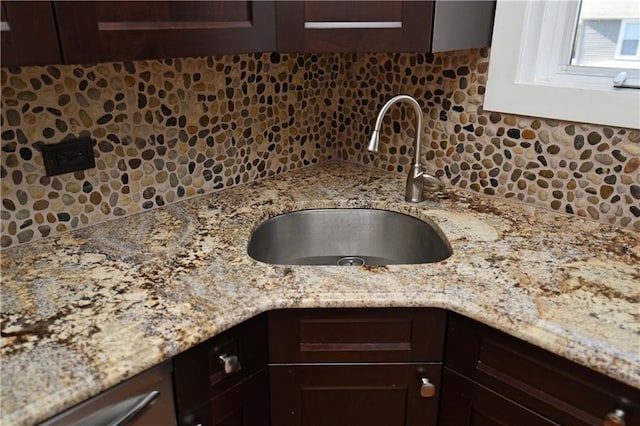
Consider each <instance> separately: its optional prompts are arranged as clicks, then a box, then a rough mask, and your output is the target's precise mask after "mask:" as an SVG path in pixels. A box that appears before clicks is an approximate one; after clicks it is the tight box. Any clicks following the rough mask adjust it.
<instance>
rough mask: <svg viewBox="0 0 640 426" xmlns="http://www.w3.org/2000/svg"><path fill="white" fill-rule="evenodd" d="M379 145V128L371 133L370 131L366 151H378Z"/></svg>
mask: <svg viewBox="0 0 640 426" xmlns="http://www.w3.org/2000/svg"><path fill="white" fill-rule="evenodd" d="M379 145H380V130H374V131H373V133H371V139H369V143H368V144H367V151H369V152H378V147H379Z"/></svg>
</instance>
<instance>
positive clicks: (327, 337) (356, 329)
mask: <svg viewBox="0 0 640 426" xmlns="http://www.w3.org/2000/svg"><path fill="white" fill-rule="evenodd" d="M445 321H446V312H445V311H443V310H440V309H401V308H395V309H386V308H385V309H335V310H334V309H298V310H282V311H272V312H270V313H269V338H270V342H271V343H270V345H269V362H271V363H283V362H385V361H389V362H401V361H403V362H429V361H441V360H442V353H443V348H444V331H445Z"/></svg>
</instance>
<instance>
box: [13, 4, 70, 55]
mask: <svg viewBox="0 0 640 426" xmlns="http://www.w3.org/2000/svg"><path fill="white" fill-rule="evenodd" d="M0 20H1V21H2V23H1V24H0V32H1V33H2V37H1V40H2V41H1V43H2V46H1V47H0V48H1V51H2V52H1V55H2V59H1V61H2V64H1V65H2V66H3V67H9V66H25V65H48V64H57V63H60V62H61V57H60V49H59V48H58V37H57V33H56V25H55V22H54V18H53V10H52V9H51V3H50V2H48V1H29V2H26V1H3V2H0Z"/></svg>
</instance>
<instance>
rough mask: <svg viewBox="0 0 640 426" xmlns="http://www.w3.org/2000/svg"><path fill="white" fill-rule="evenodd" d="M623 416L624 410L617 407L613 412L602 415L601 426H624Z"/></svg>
mask: <svg viewBox="0 0 640 426" xmlns="http://www.w3.org/2000/svg"><path fill="white" fill-rule="evenodd" d="M624 417H625V414H624V411H622V410H621V409H619V408H618V409H616V410H615V411H614V412H613V413H609V414H607V415H606V416H604V420H602V426H625V425H626V424H627V422H625V421H624Z"/></svg>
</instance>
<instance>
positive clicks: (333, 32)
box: [276, 0, 495, 52]
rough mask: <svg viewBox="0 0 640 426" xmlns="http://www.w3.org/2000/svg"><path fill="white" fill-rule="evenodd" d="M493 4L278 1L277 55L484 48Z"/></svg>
mask: <svg viewBox="0 0 640 426" xmlns="http://www.w3.org/2000/svg"><path fill="white" fill-rule="evenodd" d="M494 4H495V1H427V0H418V1H415V0H413V1H410V0H391V1H283V2H278V3H277V6H276V16H277V21H278V22H277V28H278V50H279V51H282V52H441V51H449V50H460V49H470V48H474V47H486V46H489V44H490V40H491V30H492V25H493V11H494Z"/></svg>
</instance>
